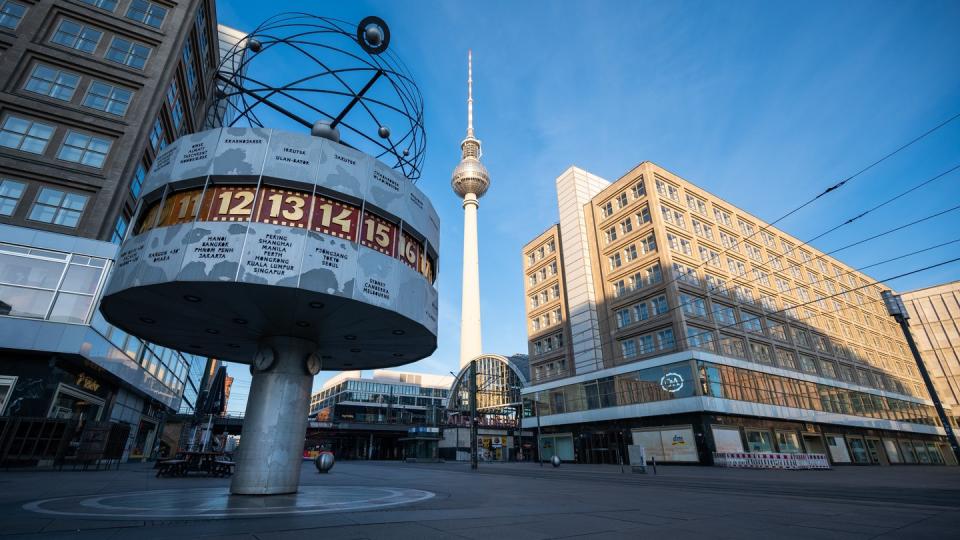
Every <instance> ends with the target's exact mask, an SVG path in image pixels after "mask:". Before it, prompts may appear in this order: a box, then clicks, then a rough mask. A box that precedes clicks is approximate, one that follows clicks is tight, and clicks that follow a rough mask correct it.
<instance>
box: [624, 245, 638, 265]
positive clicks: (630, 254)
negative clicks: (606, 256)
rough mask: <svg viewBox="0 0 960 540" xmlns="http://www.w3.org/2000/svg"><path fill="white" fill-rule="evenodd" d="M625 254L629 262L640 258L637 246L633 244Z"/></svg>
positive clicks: (625, 250)
mask: <svg viewBox="0 0 960 540" xmlns="http://www.w3.org/2000/svg"><path fill="white" fill-rule="evenodd" d="M623 254H624V255H625V256H626V257H627V261H635V260H636V259H637V256H638V255H637V246H636V244H631V245H630V247H628V248H626V249H624V250H623Z"/></svg>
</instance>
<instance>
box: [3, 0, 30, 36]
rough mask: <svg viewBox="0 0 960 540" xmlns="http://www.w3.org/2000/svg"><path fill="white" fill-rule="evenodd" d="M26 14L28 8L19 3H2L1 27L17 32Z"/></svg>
mask: <svg viewBox="0 0 960 540" xmlns="http://www.w3.org/2000/svg"><path fill="white" fill-rule="evenodd" d="M26 12H27V6H25V5H23V4H21V3H19V2H10V1H9V0H8V1H0V26H2V27H4V28H9V29H11V30H16V29H17V27H18V26H20V21H21V20H23V15H24V13H26Z"/></svg>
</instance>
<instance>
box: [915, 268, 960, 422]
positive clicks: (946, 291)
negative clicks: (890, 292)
mask: <svg viewBox="0 0 960 540" xmlns="http://www.w3.org/2000/svg"><path fill="white" fill-rule="evenodd" d="M901 298H902V300H903V303H904V305H905V306H906V307H907V311H908V312H909V313H910V319H909V322H910V331H911V332H912V333H913V339H914V341H916V342H917V348H918V349H920V356H921V357H922V358H923V363H924V364H925V365H926V367H927V372H928V373H929V374H930V378H931V379H933V384H934V386H935V387H936V389H937V394H938V395H939V396H940V400H941V401H942V402H943V406H944V407H945V408H947V409H948V410H950V411H951V412H952V413H953V414H952V418H953V420H954V422H958V421H960V281H952V282H950V283H944V284H941V285H934V286H932V287H927V288H924V289H917V290H915V291H910V292H906V293H903V294H902V295H901Z"/></svg>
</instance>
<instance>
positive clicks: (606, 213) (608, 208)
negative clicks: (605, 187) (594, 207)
mask: <svg viewBox="0 0 960 540" xmlns="http://www.w3.org/2000/svg"><path fill="white" fill-rule="evenodd" d="M600 213H601V214H603V217H610V216H612V215H613V202H612V201H607V203H606V204H604V205H603V206H602V207H601V208H600Z"/></svg>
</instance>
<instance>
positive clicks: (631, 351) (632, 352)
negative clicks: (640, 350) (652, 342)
mask: <svg viewBox="0 0 960 540" xmlns="http://www.w3.org/2000/svg"><path fill="white" fill-rule="evenodd" d="M620 352H621V353H623V357H624V358H633V357H634V356H636V355H637V342H636V341H634V340H632V339H628V340H626V341H621V342H620Z"/></svg>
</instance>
